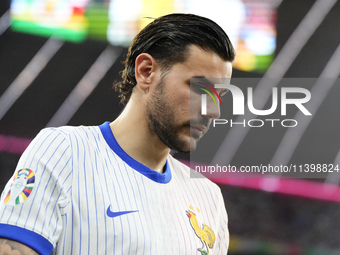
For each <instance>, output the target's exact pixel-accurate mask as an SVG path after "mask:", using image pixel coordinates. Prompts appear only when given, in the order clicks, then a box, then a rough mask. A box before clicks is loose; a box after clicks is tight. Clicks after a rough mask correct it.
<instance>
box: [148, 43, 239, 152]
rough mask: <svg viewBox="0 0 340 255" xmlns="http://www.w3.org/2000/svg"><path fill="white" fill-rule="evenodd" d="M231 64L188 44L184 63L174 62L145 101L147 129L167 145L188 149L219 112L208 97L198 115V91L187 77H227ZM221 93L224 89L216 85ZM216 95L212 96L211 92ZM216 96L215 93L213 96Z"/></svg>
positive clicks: (199, 100) (221, 94)
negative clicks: (203, 112)
mask: <svg viewBox="0 0 340 255" xmlns="http://www.w3.org/2000/svg"><path fill="white" fill-rule="evenodd" d="M231 72H232V66H231V63H230V62H226V61H224V60H222V59H221V58H220V57H219V56H218V55H217V54H215V53H213V52H211V51H204V50H202V49H200V48H199V47H197V46H194V45H192V46H190V49H189V57H188V59H187V60H186V61H185V62H184V63H177V64H174V65H173V66H172V68H171V70H170V71H169V72H168V73H167V74H166V76H165V77H163V78H160V79H159V82H158V85H157V87H156V89H155V91H154V93H153V94H152V96H151V98H150V99H149V100H148V102H147V113H148V123H149V127H150V129H151V130H152V131H153V132H154V133H155V134H156V135H157V136H158V137H159V139H160V140H161V141H162V142H163V143H164V144H165V145H167V146H168V147H169V148H170V149H172V150H175V151H177V152H190V151H191V150H194V149H195V148H196V146H197V142H198V141H199V140H200V139H201V138H202V136H203V135H204V134H205V133H206V132H207V131H208V128H209V126H210V123H211V121H212V119H217V118H219V116H220V108H219V105H218V106H215V105H214V103H213V100H212V99H211V98H210V100H211V101H210V100H209V99H208V102H207V114H206V115H204V116H202V115H201V93H200V92H199V91H197V90H195V89H194V88H190V79H191V78H201V77H202V78H203V77H206V78H230V77H231ZM216 91H217V92H218V93H219V94H220V96H223V94H225V93H226V91H224V90H222V89H216ZM215 97H216V96H215ZM215 99H216V100H217V97H216V98H215Z"/></svg>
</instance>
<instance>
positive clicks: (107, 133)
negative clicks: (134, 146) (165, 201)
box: [99, 122, 171, 183]
mask: <svg viewBox="0 0 340 255" xmlns="http://www.w3.org/2000/svg"><path fill="white" fill-rule="evenodd" d="M99 128H100V131H101V132H102V134H103V137H104V138H105V140H106V142H107V144H108V145H109V146H110V148H111V149H112V150H113V151H114V152H115V153H116V154H117V155H118V156H119V157H120V158H121V159H122V160H124V162H125V163H126V164H128V165H129V166H130V167H131V168H133V169H134V170H136V171H138V172H139V173H141V174H143V175H144V176H146V177H148V178H149V179H151V180H153V181H155V182H158V183H169V182H170V181H171V170H170V166H169V162H168V160H166V168H165V171H164V173H159V172H156V171H154V170H151V169H150V168H148V167H147V166H145V165H143V164H141V163H139V162H138V161H136V160H134V159H133V158H131V157H130V156H129V155H128V154H127V153H126V152H125V151H124V150H123V149H122V148H121V147H120V145H119V144H118V143H117V141H116V139H115V137H114V136H113V134H112V131H111V128H110V125H109V122H105V123H104V124H102V125H100V126H99Z"/></svg>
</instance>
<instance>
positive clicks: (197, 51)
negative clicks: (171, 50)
mask: <svg viewBox="0 0 340 255" xmlns="http://www.w3.org/2000/svg"><path fill="white" fill-rule="evenodd" d="M179 69H181V70H182V71H183V72H185V73H186V74H187V75H189V76H191V77H209V78H230V77H231V72H232V63H231V62H228V61H224V60H223V59H222V58H221V57H220V56H219V55H218V54H216V53H215V52H213V51H206V50H203V49H201V48H199V47H198V46H196V45H191V46H189V50H188V57H187V59H186V61H185V62H183V63H181V66H180V67H179Z"/></svg>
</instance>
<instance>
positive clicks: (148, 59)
mask: <svg viewBox="0 0 340 255" xmlns="http://www.w3.org/2000/svg"><path fill="white" fill-rule="evenodd" d="M157 70H158V64H157V62H156V60H155V59H154V58H153V57H152V56H151V55H150V54H148V53H142V54H140V55H139V56H138V57H137V58H136V63H135V77H136V81H137V86H138V87H139V88H141V89H142V90H143V91H147V90H148V89H149V87H150V85H151V84H152V83H153V81H154V79H155V77H156V74H157Z"/></svg>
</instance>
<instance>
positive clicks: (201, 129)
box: [190, 125, 208, 137]
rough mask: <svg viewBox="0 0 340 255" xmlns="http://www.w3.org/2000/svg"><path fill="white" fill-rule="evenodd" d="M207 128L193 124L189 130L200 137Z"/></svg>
mask: <svg viewBox="0 0 340 255" xmlns="http://www.w3.org/2000/svg"><path fill="white" fill-rule="evenodd" d="M207 130H208V128H207V127H206V126H202V125H194V126H190V132H192V133H194V134H196V135H197V136H198V137H201V136H202V135H204V134H205V133H206V132H207Z"/></svg>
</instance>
